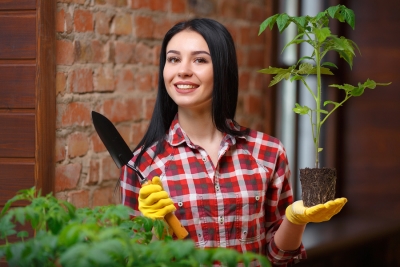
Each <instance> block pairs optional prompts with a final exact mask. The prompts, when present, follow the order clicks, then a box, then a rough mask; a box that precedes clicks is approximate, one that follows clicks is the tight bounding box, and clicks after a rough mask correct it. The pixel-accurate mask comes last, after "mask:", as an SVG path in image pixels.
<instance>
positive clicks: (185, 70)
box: [178, 63, 193, 78]
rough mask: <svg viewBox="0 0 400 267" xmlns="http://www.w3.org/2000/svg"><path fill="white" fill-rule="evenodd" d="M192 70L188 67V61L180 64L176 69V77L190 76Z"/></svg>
mask: <svg viewBox="0 0 400 267" xmlns="http://www.w3.org/2000/svg"><path fill="white" fill-rule="evenodd" d="M192 74H193V72H192V70H191V69H190V66H189V64H188V63H184V64H182V65H181V68H180V69H179V71H178V77H181V78H183V77H190V76H192Z"/></svg>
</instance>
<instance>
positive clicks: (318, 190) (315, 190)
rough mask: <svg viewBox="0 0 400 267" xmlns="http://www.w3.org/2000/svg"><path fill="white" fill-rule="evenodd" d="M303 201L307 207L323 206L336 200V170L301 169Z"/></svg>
mask: <svg viewBox="0 0 400 267" xmlns="http://www.w3.org/2000/svg"><path fill="white" fill-rule="evenodd" d="M300 182H301V187H302V200H303V204H304V206H305V207H311V206H315V205H318V204H323V203H325V202H327V201H329V200H334V199H335V191H336V169H334V168H305V169H300Z"/></svg>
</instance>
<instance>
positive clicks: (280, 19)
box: [259, 5, 390, 207]
mask: <svg viewBox="0 0 400 267" xmlns="http://www.w3.org/2000/svg"><path fill="white" fill-rule="evenodd" d="M331 19H337V20H339V21H340V22H345V23H347V24H348V25H350V26H351V27H352V28H353V30H354V25H355V15H354V12H353V11H352V10H351V9H348V8H346V7H345V6H344V5H337V6H332V7H329V8H328V9H326V10H325V11H322V12H319V13H318V14H317V15H316V16H314V17H312V16H299V17H295V16H293V17H292V16H289V15H287V14H286V13H282V14H275V15H273V16H271V17H269V18H267V19H266V20H265V21H263V22H262V23H261V25H260V29H259V35H260V34H261V33H262V32H264V31H265V29H267V27H269V28H270V29H271V30H272V28H273V26H274V25H275V24H277V26H278V30H279V32H280V33H282V32H283V31H285V29H287V27H288V26H289V24H291V23H293V24H294V25H296V27H297V35H296V36H295V37H294V38H293V40H291V41H289V42H288V43H287V44H286V45H285V46H284V48H283V50H285V49H286V48H287V47H288V46H290V45H293V44H297V45H298V44H303V43H304V44H308V45H310V46H311V47H312V51H313V52H312V54H311V55H309V56H303V57H301V58H299V59H298V61H297V63H296V64H294V65H293V66H290V67H289V68H286V69H284V68H276V67H269V68H267V69H262V70H259V72H260V73H265V74H273V75H275V76H274V77H273V79H272V80H271V82H270V84H269V87H271V86H273V85H275V84H277V83H279V82H280V81H282V80H283V79H285V80H290V81H291V82H294V81H300V82H302V83H303V84H304V86H305V88H307V90H308V92H309V96H310V97H311V98H312V99H314V101H315V104H316V105H315V108H310V107H308V106H306V105H301V104H299V103H296V104H295V107H294V108H293V111H294V112H295V113H297V114H300V115H308V116H309V117H310V124H311V128H312V139H313V141H314V153H315V158H316V160H315V167H314V168H305V169H300V181H301V186H302V200H303V202H304V205H305V206H306V207H311V206H314V205H316V204H320V203H325V202H326V201H329V200H333V199H334V197H335V187H336V169H335V168H320V166H319V153H320V152H321V151H322V149H323V148H322V147H321V146H320V134H321V127H322V125H323V124H324V123H325V122H326V120H327V119H328V118H329V117H330V115H331V114H332V113H333V112H334V111H335V110H336V109H337V108H339V107H340V106H342V105H343V104H344V103H345V102H346V101H347V100H349V99H350V98H351V97H353V96H354V97H357V96H361V95H362V94H363V93H364V90H365V89H366V88H369V89H374V88H375V87H376V86H377V85H389V84H390V83H376V82H375V81H373V80H370V79H367V81H365V82H364V83H359V84H358V85H356V86H354V85H350V84H343V85H338V84H332V85H329V87H335V88H338V89H341V90H343V91H344V97H343V99H342V100H341V101H340V102H335V101H331V100H325V101H324V102H322V101H323V98H322V84H321V77H322V75H333V73H332V71H331V69H330V68H337V66H336V65H335V64H334V63H332V62H328V61H325V60H324V58H325V56H327V54H328V52H330V51H334V52H337V53H338V54H339V56H340V58H342V59H344V60H345V61H346V62H347V63H348V64H349V66H350V69H351V68H352V65H353V58H354V56H355V50H358V51H359V48H358V46H357V45H356V44H355V43H354V42H353V41H352V40H349V39H347V38H345V37H343V36H341V37H338V36H336V35H334V34H332V32H331V29H330V27H329V22H330V20H331ZM309 75H316V80H317V83H316V88H311V87H310V86H309V84H308V83H307V80H306V78H307V76H309ZM313 89H314V90H313Z"/></svg>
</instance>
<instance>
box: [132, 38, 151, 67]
mask: <svg viewBox="0 0 400 267" xmlns="http://www.w3.org/2000/svg"><path fill="white" fill-rule="evenodd" d="M154 52H155V48H152V47H150V46H148V45H146V44H144V43H141V42H140V43H138V44H137V45H136V47H135V53H134V55H133V62H132V63H141V64H143V65H148V64H152V63H153V62H154Z"/></svg>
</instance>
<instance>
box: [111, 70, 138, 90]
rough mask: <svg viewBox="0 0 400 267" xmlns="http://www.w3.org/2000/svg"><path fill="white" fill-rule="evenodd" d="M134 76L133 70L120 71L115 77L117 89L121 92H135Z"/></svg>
mask: <svg viewBox="0 0 400 267" xmlns="http://www.w3.org/2000/svg"><path fill="white" fill-rule="evenodd" d="M133 77H134V74H133V71H132V70H131V69H118V70H117V71H116V77H115V89H116V90H117V91H119V92H129V91H133V88H134V79H133Z"/></svg>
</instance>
